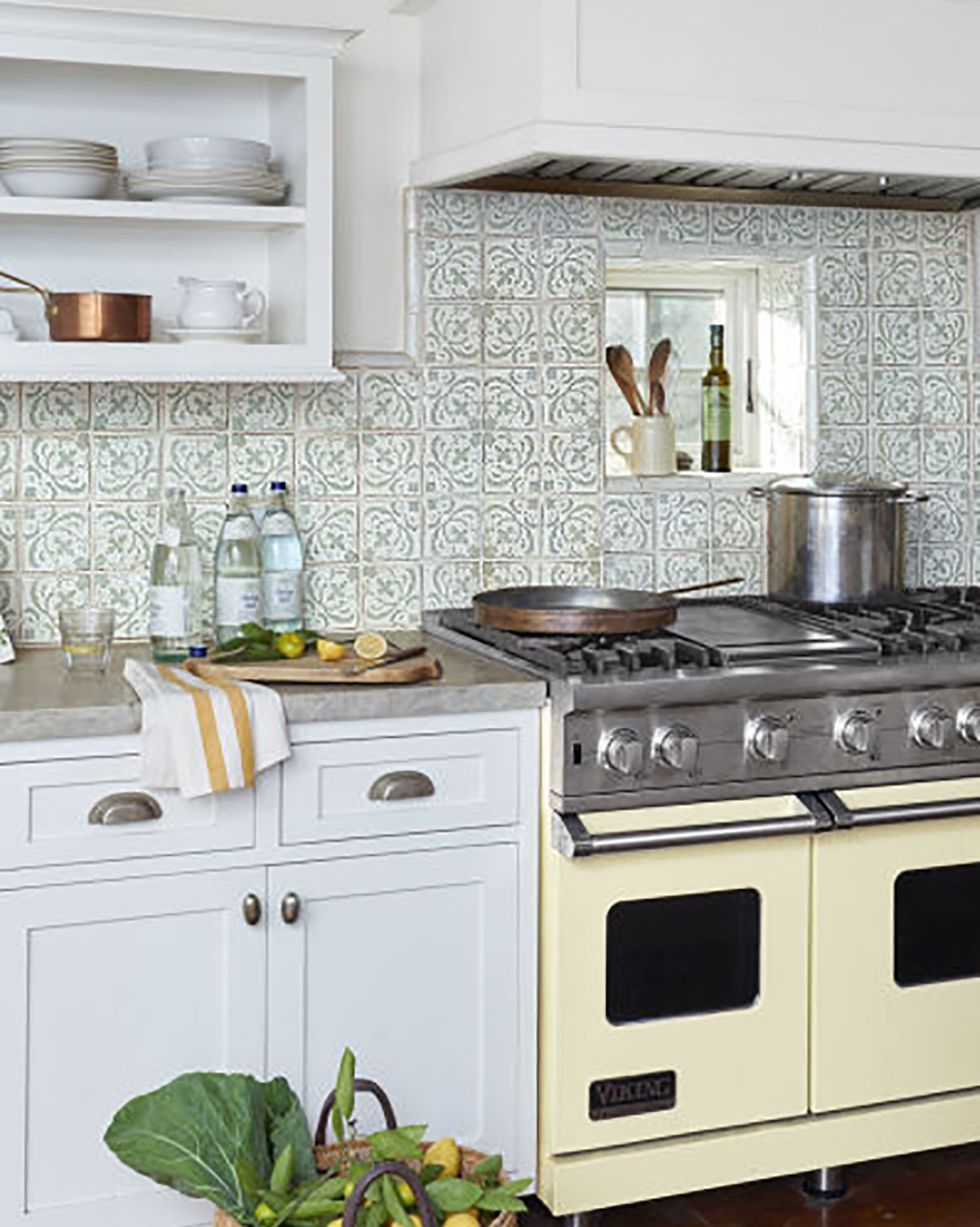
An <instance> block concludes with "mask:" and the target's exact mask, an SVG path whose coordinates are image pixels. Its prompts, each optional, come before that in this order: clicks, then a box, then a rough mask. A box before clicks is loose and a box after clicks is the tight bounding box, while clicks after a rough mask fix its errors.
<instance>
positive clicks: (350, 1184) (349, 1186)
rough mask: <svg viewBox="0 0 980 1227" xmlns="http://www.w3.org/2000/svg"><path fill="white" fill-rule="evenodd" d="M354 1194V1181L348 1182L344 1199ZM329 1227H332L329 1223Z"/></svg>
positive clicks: (345, 1186)
mask: <svg viewBox="0 0 980 1227" xmlns="http://www.w3.org/2000/svg"><path fill="white" fill-rule="evenodd" d="M353 1192H354V1181H353V1180H348V1181H347V1183H346V1184H345V1185H344V1197H350V1195H351V1193H353ZM327 1227H330V1224H329V1223H328V1224H327Z"/></svg>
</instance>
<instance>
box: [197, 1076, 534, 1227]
mask: <svg viewBox="0 0 980 1227" xmlns="http://www.w3.org/2000/svg"><path fill="white" fill-rule="evenodd" d="M354 1090H355V1091H362V1092H364V1093H366V1094H368V1095H373V1096H374V1098H375V1099H376V1100H377V1101H378V1103H379V1105H380V1107H381V1112H382V1114H383V1116H384V1119H385V1128H386V1129H397V1128H398V1122H397V1120H396V1118H395V1110H394V1108H393V1107H392V1106H391V1100H390V1099H389V1098H388V1096H387V1095H386V1094H385V1092H384V1090H383V1089H382V1088H381V1087H380V1086H379V1085H378V1084H377V1082H372V1081H371V1079H370V1078H355V1079H354ZM333 1105H334V1093H333V1091H331V1092H330V1094H329V1095H328V1096H327V1097H326V1099H325V1100H324V1101H323V1107H322V1108H321V1109H320V1116H319V1119H318V1120H317V1125H316V1132H315V1134H314V1135H313V1149H314V1154H315V1156H316V1167H317V1171H319V1172H327V1171H330V1170H331V1169H333V1168H335V1167H337V1166H338V1165H339V1164H340V1163H342V1162H343V1161H344V1160H345V1159H350V1158H353V1159H355V1160H356V1161H358V1162H361V1163H366V1162H368V1161H369V1160H370V1159H371V1158H372V1155H371V1143H370V1142H369V1141H368V1140H367V1139H366V1138H358V1139H355V1140H354V1141H353V1142H349V1143H348V1144H347V1145H346V1146H345V1147H343V1148H342V1147H340V1146H339V1145H337V1143H335V1142H331V1143H328V1142H327V1126H328V1124H329V1122H330V1113H331V1111H332V1110H333ZM459 1155H460V1163H459V1174H460V1176H462V1177H463V1179H464V1180H466V1179H469V1178H470V1177H472V1175H473V1169H474V1168H475V1167H476V1165H477V1164H478V1163H479V1162H481V1160H483V1159H485V1158H486V1155H484V1154H483V1153H482V1152H481V1151H479V1150H472V1149H470V1147H468V1146H460V1148H459ZM421 1167H422V1162H421V1161H420V1160H418V1159H412V1160H409V1162H408V1163H378V1164H376V1165H375V1166H374V1167H372V1169H371V1170H370V1171H369V1172H368V1173H367V1174H366V1175H364V1176H362V1177H361V1179H360V1180H359V1181H358V1182H357V1185H356V1186H355V1187H354V1190H353V1192H352V1193H351V1195H350V1197H349V1198H348V1199H347V1205H346V1207H345V1209H344V1219H343V1227H354V1219H355V1216H356V1214H357V1210H358V1208H359V1206H360V1204H361V1202H362V1201H363V1199H364V1194H365V1193H366V1192H367V1190H368V1188H369V1187H370V1186H371V1185H372V1184H373V1183H374V1181H375V1180H377V1179H378V1178H379V1177H380V1176H383V1175H385V1174H388V1175H394V1176H398V1177H400V1178H401V1179H402V1180H406V1181H408V1183H409V1185H411V1187H412V1191H413V1192H414V1193H415V1199H416V1203H417V1207H418V1213H419V1217H420V1218H421V1219H422V1227H438V1224H437V1220H436V1216H435V1211H434V1210H433V1208H432V1203H431V1201H430V1200H429V1198H428V1196H427V1195H426V1192H425V1188H424V1186H423V1185H422V1182H421V1181H420V1180H419V1178H418V1172H419V1170H420V1168H421ZM214 1227H240V1224H239V1223H238V1221H237V1220H236V1219H233V1218H232V1216H231V1215H230V1214H228V1213H226V1211H224V1210H221V1209H219V1208H218V1207H215V1211H214ZM490 1227H517V1215H516V1214H514V1213H513V1212H512V1211H510V1210H504V1211H502V1212H501V1213H500V1214H498V1215H497V1217H496V1218H495V1219H493V1221H492V1222H491V1224H490Z"/></svg>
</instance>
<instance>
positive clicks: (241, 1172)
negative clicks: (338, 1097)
mask: <svg viewBox="0 0 980 1227" xmlns="http://www.w3.org/2000/svg"><path fill="white" fill-rule="evenodd" d="M105 1142H106V1145H107V1146H108V1147H109V1149H110V1150H111V1151H112V1152H113V1153H114V1154H115V1155H116V1156H117V1158H119V1159H120V1160H121V1161H122V1162H123V1163H125V1164H126V1165H127V1167H131V1168H133V1169H134V1171H137V1172H141V1173H142V1174H143V1175H144V1176H149V1177H150V1178H151V1179H152V1180H155V1181H157V1183H158V1184H164V1185H167V1186H169V1187H170V1188H172V1189H176V1190H177V1191H178V1192H180V1193H184V1194H186V1195H187V1196H188V1197H203V1198H206V1199H207V1200H208V1201H211V1202H213V1203H214V1204H215V1205H216V1206H220V1207H221V1209H222V1210H225V1211H226V1212H227V1213H228V1214H230V1215H231V1216H232V1217H233V1218H235V1219H237V1220H238V1221H239V1222H240V1223H243V1224H249V1223H256V1222H257V1221H258V1220H257V1219H256V1217H255V1210H256V1207H257V1200H256V1199H257V1194H258V1189H259V1188H261V1187H264V1186H268V1184H269V1181H270V1179H271V1175H272V1168H273V1163H274V1160H275V1158H276V1156H277V1155H278V1154H279V1153H280V1152H281V1151H282V1150H284V1149H285V1148H286V1146H287V1145H288V1144H289V1142H293V1143H294V1147H295V1153H296V1165H297V1170H298V1171H299V1169H300V1166H301V1164H302V1167H303V1170H304V1171H305V1170H307V1169H309V1168H310V1167H312V1164H313V1157H312V1156H313V1142H312V1139H311V1138H310V1131H309V1126H308V1124H307V1122H306V1117H305V1116H304V1115H303V1109H302V1107H301V1105H300V1103H299V1101H298V1100H297V1098H296V1096H295V1094H294V1093H293V1091H292V1090H291V1089H290V1087H289V1084H288V1083H287V1082H286V1080H285V1079H284V1078H276V1079H273V1081H272V1082H266V1083H263V1082H259V1081H258V1080H257V1079H256V1078H253V1077H251V1076H250V1075H248V1074H218V1073H193V1074H182V1075H181V1076H180V1077H179V1078H175V1079H174V1080H173V1081H172V1082H168V1083H167V1084H166V1086H162V1087H159V1088H158V1089H157V1090H155V1091H151V1092H149V1094H146V1095H139V1096H137V1098H135V1099H131V1100H130V1101H129V1103H127V1104H125V1105H124V1106H123V1107H121V1108H120V1109H119V1111H118V1112H117V1113H116V1115H115V1116H114V1117H113V1119H112V1121H111V1123H110V1125H109V1128H108V1129H107V1130H106V1134H105Z"/></svg>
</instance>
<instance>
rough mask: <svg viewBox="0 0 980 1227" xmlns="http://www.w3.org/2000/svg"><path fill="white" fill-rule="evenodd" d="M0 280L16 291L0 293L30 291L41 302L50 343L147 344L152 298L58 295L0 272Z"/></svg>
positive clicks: (92, 292)
mask: <svg viewBox="0 0 980 1227" xmlns="http://www.w3.org/2000/svg"><path fill="white" fill-rule="evenodd" d="M0 277H4V278H6V280H7V281H13V282H14V283H15V284H16V285H17V286H18V287H20V288H19V289H17V290H15V289H12V288H10V287H7V286H0V291H6V292H7V293H11V294H16V293H23V292H24V291H28V290H29V291H32V292H33V293H35V294H40V296H41V299H42V301H43V302H44V315H45V318H46V319H47V321H48V331H49V333H50V335H51V340H52V341H148V340H149V339H150V316H151V310H150V308H151V305H152V302H153V299H152V298H151V296H150V295H149V294H104V293H100V292H99V291H97V290H90V291H87V292H84V293H80V294H59V293H56V292H55V291H53V290H45V289H43V288H42V287H41V286H39V285H35V284H34V282H33V281H25V280H24V278H23V277H15V276H14V275H13V273H5V272H4V271H3V270H2V269H0Z"/></svg>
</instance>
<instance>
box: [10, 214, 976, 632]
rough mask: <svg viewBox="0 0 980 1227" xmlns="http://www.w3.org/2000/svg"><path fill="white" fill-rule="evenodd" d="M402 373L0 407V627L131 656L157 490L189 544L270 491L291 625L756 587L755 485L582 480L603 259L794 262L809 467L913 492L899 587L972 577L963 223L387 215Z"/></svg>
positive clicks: (597, 391)
mask: <svg viewBox="0 0 980 1227" xmlns="http://www.w3.org/2000/svg"><path fill="white" fill-rule="evenodd" d="M409 215H410V220H409V235H408V238H409V244H408V251H409V261H410V265H411V267H410V277H409V284H410V285H411V286H413V287H415V288H414V290H413V293H412V295H411V301H410V303H409V317H408V318H409V323H410V332H411V341H412V351H413V352H414V353H415V354H417V355H418V363H417V365H415V366H411V367H409V366H395V365H377V366H365V367H361V368H359V369H351V370H349V371H347V372H346V379H345V381H344V382H343V383H341V384H336V385H329V386H321V387H316V386H298V387H297V386H292V385H279V384H272V385H251V384H231V385H228V386H221V385H210V386H209V385H193V384H191V385H187V384H180V385H171V386H156V385H140V384H95V385H91V386H83V385H44V384H26V385H22V386H17V385H10V384H7V385H0V611H2V612H3V614H4V616H5V617H6V620H7V622H8V624H9V625H11V627H12V628H13V629H14V631H15V633H16V635H17V637H18V638H19V640H20V641H21V642H28V643H30V642H35V643H36V642H46V641H50V640H52V639H53V638H54V637H55V628H56V614H57V610H58V608H59V607H60V606H62V605H66V604H71V603H80V602H98V603H100V604H102V603H104V604H107V605H111V606H113V607H114V608H115V609H116V611H117V616H118V625H119V629H120V633H121V634H122V635H124V636H132V637H139V636H142V635H143V634H144V633H145V606H146V582H147V579H146V577H147V570H148V559H149V553H150V549H151V547H152V543H153V541H154V537H155V534H156V531H157V524H158V518H159V509H160V500H161V495H162V490H163V488H164V487H165V486H167V485H183V486H184V487H186V489H187V491H188V496H189V501H190V504H191V507H192V510H193V512H194V517H195V522H196V525H197V529H198V535H199V537H200V539H201V541H202V543H203V544H204V547H205V551H206V552H207V553H210V551H211V550H212V549H213V544H214V540H215V536H216V533H217V529H218V526H219V524H220V522H221V517H222V509H223V499H224V496H225V493H226V490H227V486H228V483H229V482H230V481H231V480H232V479H233V478H235V479H239V480H246V481H248V482H249V483H250V484H251V485H252V487H253V489H261V488H262V487H264V486H265V485H266V484H267V483H268V481H269V480H270V479H271V478H273V477H281V478H285V479H286V480H287V481H289V482H290V484H291V486H292V488H293V489H294V492H295V501H296V505H297V510H298V516H299V520H300V524H301V528H302V531H303V534H304V538H305V542H306V556H307V563H308V596H309V609H310V613H309V618H310V621H311V623H313V624H317V625H331V626H334V627H338V628H349V627H354V626H360V625H372V626H395V625H405V624H413V623H416V622H417V621H418V619H419V615H420V611H421V610H422V609H423V608H425V607H431V606H438V605H445V604H457V603H461V602H465V601H467V600H468V598H469V597H470V595H471V594H472V593H473V592H474V591H476V590H477V589H479V588H481V587H484V586H486V587H492V586H499V585H503V584H519V583H529V582H535V581H541V582H555V583H577V582H583V583H598V582H605V583H607V584H616V585H628V586H641V585H650V584H658V585H661V586H668V585H677V584H684V583H690V582H694V581H697V580H700V579H707V578H716V577H721V576H725V575H729V574H739V575H742V576H744V577H745V584H746V586H747V587H748V588H758V587H760V586H761V585H762V583H763V582H764V571H765V567H764V560H765V530H764V523H763V517H762V509H761V507H760V505H759V503H757V502H756V501H754V500H752V499H750V498H749V497H748V495H747V492H746V489H747V486H748V485H750V484H751V483H752V482H753V481H754V480H758V475H755V476H752V475H742V476H738V475H735V476H726V477H721V478H706V477H701V476H699V475H696V474H695V475H688V476H686V477H678V478H672V479H660V480H658V479H655V478H650V479H645V480H643V481H638V480H630V479H612V480H610V479H604V477H603V469H602V457H603V450H604V437H603V436H604V425H603V407H602V399H603V397H602V389H603V379H604V375H603V369H602V366H601V357H602V350H603V336H602V327H603V322H602V321H603V309H602V294H603V283H604V264H605V261H606V259H607V258H609V257H615V258H617V259H621V258H623V257H624V256H626V257H631V256H632V257H636V256H639V257H642V258H644V259H671V260H674V261H677V260H678V259H683V258H685V257H691V258H697V259H701V260H703V259H705V258H722V259H724V258H735V259H739V258H742V259H744V258H745V257H750V258H751V257H755V258H759V257H760V256H764V257H765V258H766V259H767V260H772V259H775V260H779V259H784V260H787V261H794V262H796V263H797V266H799V263H800V262H801V261H807V260H810V261H812V262H813V265H814V267H815V269H816V283H815V284H816V290H815V304H814V308H815V314H816V324H817V327H816V330H815V353H814V354H813V355H812V361H813V364H814V365H813V369H812V375H813V376H814V378H812V379H811V381H810V382H811V386H813V387H814V388H815V389H816V390H817V392H816V395H817V408H818V412H817V414H816V415H815V418H816V419H817V420H818V421H819V457H820V463H821V464H822V465H823V466H824V467H827V468H832V469H834V470H836V471H841V470H843V471H846V472H850V473H854V474H860V473H866V472H869V471H874V472H877V473H880V474H882V475H885V476H891V477H900V478H903V479H905V480H908V481H911V482H913V483H915V484H917V485H918V486H921V487H923V488H924V489H926V490H927V491H928V492H929V494H930V496H931V501H930V502H929V503H928V504H927V506H926V509H925V510H924V511H923V512H922V513H921V514H920V513H914V514H913V517H912V530H911V537H912V540H911V543H910V556H909V571H910V578H912V579H913V580H919V579H921V580H922V581H924V582H926V583H931V584H936V583H943V582H962V581H965V580H968V579H972V578H973V576H974V574H978V575H980V550H978V545H977V543H978V542H980V502H978V500H977V499H976V497H975V492H976V487H977V480H978V468H980V444H978V442H977V440H978V437H980V435H978V423H980V412H978V410H977V407H976V405H975V396H974V372H973V369H972V362H973V354H972V349H973V332H974V328H973V319H974V316H973V286H974V266H973V225H972V222H971V221H970V220H969V219H966V218H961V217H957V216H952V215H947V214H931V213H905V212H897V211H884V210H881V211H879V210H872V211H861V210H855V209H848V208H841V209H827V208H821V209H809V208H801V207H797V206H771V207H763V206H757V205H733V204H717V205H707V204H700V203H690V204H689V203H678V202H653V201H643V200H632V199H608V200H599V199H594V198H591V197H561V196H540V195H518V194H493V193H474V192H463V191H440V192H420V193H416V194H414V195H413V196H412V197H411V199H410V202H409Z"/></svg>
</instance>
